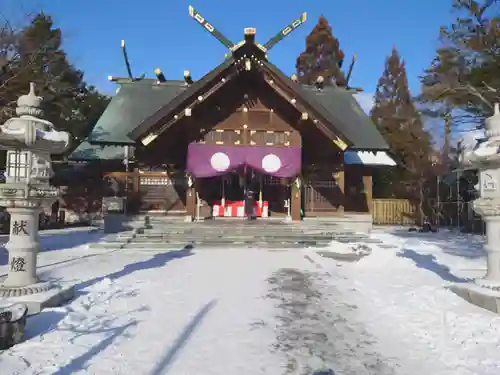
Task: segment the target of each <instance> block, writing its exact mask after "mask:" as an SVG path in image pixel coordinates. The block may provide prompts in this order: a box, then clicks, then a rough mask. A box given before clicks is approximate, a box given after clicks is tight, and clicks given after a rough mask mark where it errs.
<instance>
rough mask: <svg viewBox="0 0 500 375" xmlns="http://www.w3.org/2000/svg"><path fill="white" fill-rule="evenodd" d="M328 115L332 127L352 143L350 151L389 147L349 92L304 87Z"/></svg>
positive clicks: (377, 149)
mask: <svg viewBox="0 0 500 375" xmlns="http://www.w3.org/2000/svg"><path fill="white" fill-rule="evenodd" d="M304 90H306V91H307V92H308V93H309V94H310V95H311V96H314V98H315V99H316V101H317V102H319V103H320V104H321V105H322V106H323V108H325V110H326V111H327V112H328V113H329V115H330V118H331V121H332V122H333V125H334V126H335V127H337V128H339V130H340V131H341V132H342V133H343V134H345V136H346V137H347V138H349V139H350V140H352V142H353V143H354V144H353V146H352V147H351V149H355V150H370V151H384V150H388V149H389V146H388V145H387V142H386V141H385V140H384V138H383V137H382V134H380V132H379V131H378V129H377V126H376V125H375V124H374V123H373V122H372V121H371V119H370V117H368V115H367V114H366V113H365V112H364V111H363V109H362V108H361V106H360V105H359V103H358V102H357V100H356V99H355V98H354V96H353V95H352V93H351V92H349V91H347V90H345V89H343V88H337V87H325V88H324V89H323V90H318V89H317V88H315V87H311V86H304Z"/></svg>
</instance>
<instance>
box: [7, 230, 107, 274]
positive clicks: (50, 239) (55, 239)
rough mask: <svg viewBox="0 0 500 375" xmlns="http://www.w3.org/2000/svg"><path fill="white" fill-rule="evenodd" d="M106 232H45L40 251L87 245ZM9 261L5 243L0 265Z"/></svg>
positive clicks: (42, 236) (97, 239)
mask: <svg viewBox="0 0 500 375" xmlns="http://www.w3.org/2000/svg"><path fill="white" fill-rule="evenodd" d="M103 236H104V234H103V233H102V232H101V231H93V232H84V231H82V232H71V231H69V232H64V233H54V234H45V235H44V234H43V233H41V236H40V252H45V251H56V250H63V249H68V248H72V247H77V246H81V245H85V244H87V243H90V242H97V241H99V240H100V239H101V238H102V237H103ZM8 261H9V253H8V252H7V250H6V249H5V243H4V244H2V245H1V247H0V266H3V265H6V264H7V262H8Z"/></svg>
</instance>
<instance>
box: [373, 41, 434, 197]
mask: <svg viewBox="0 0 500 375" xmlns="http://www.w3.org/2000/svg"><path fill="white" fill-rule="evenodd" d="M371 118H372V120H373V122H374V123H375V124H376V125H377V127H378V129H379V130H380V132H381V133H382V135H383V136H384V138H385V140H386V141H387V143H388V144H389V147H390V148H391V150H392V151H393V152H394V153H395V154H396V156H397V157H398V158H399V159H400V160H401V161H402V162H403V163H404V164H405V166H406V169H392V170H389V169H386V170H384V171H380V172H379V173H377V174H376V176H375V177H376V181H375V187H376V189H377V194H379V195H383V196H402V195H403V194H404V195H406V196H407V197H408V198H410V199H414V200H416V201H418V202H419V203H420V206H421V205H422V204H423V189H424V185H425V181H426V178H427V177H428V175H429V171H430V170H431V169H432V168H431V167H432V161H431V155H432V154H433V152H432V145H431V137H430V135H429V133H428V132H427V131H426V130H425V129H424V126H423V123H422V121H421V119H420V116H419V113H418V112H417V110H416V108H415V105H414V103H413V101H412V97H411V95H410V90H409V88H408V80H407V76H406V69H405V62H404V60H402V59H401V58H400V56H399V53H398V51H397V50H396V48H393V50H392V53H391V55H390V56H389V57H388V58H387V59H386V62H385V70H384V72H383V74H382V76H381V78H380V79H379V82H378V85H377V90H376V93H375V100H374V106H373V109H372V111H371ZM401 182H403V183H402V184H401Z"/></svg>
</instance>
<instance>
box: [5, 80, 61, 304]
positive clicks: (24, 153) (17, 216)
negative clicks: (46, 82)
mask: <svg viewBox="0 0 500 375" xmlns="http://www.w3.org/2000/svg"><path fill="white" fill-rule="evenodd" d="M41 104H42V98H41V97H39V96H36V95H35V84H34V83H31V84H30V91H29V93H28V94H27V95H23V96H21V97H20V98H19V99H18V101H17V108H16V114H17V115H18V116H19V117H14V118H11V119H10V120H7V122H5V124H3V125H1V126H0V148H2V149H6V150H7V164H6V172H5V179H6V181H5V184H1V185H0V206H3V207H5V208H6V209H7V211H8V212H9V214H10V234H9V241H8V242H7V244H6V245H5V248H6V249H7V251H8V252H9V264H8V267H9V268H8V275H7V277H6V278H5V279H4V280H1V281H0V297H18V296H26V295H31V294H37V293H42V294H43V293H44V292H48V291H49V290H52V289H57V288H56V287H55V285H54V284H52V283H49V282H41V281H40V280H39V279H38V277H37V275H36V263H37V253H38V251H39V249H40V239H39V234H38V224H39V214H40V212H41V209H42V207H44V206H48V205H51V204H52V203H53V202H55V201H56V199H57V198H58V196H59V191H58V189H56V188H55V187H52V186H50V184H49V179H50V178H51V177H52V175H53V171H52V166H51V156H50V155H51V154H59V153H62V152H64V151H65V150H66V149H67V148H68V147H69V144H70V135H69V133H67V132H60V131H57V130H55V128H54V125H53V124H52V123H51V122H49V121H46V120H43V119H41V118H40V117H41V116H42V114H43V111H42V109H41ZM53 292H55V293H57V292H56V291H55V290H54V291H53ZM52 297H53V296H52Z"/></svg>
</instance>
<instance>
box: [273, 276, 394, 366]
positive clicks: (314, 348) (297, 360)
mask: <svg viewBox="0 0 500 375" xmlns="http://www.w3.org/2000/svg"><path fill="white" fill-rule="evenodd" d="M327 279H330V283H327V281H328V280H327ZM268 282H269V284H270V290H269V293H268V295H267V297H268V298H271V299H274V300H276V305H277V307H278V311H279V313H278V316H277V319H278V321H279V322H280V323H279V325H278V327H277V330H276V344H275V346H274V349H275V350H276V351H280V352H283V353H284V354H285V355H286V356H287V357H288V361H287V363H288V366H287V367H288V368H287V371H286V372H285V373H284V375H289V374H290V375H292V374H293V375H310V374H315V375H323V374H324V375H334V374H335V375H394V374H397V372H395V371H394V369H392V368H390V367H389V365H387V364H386V363H387V361H385V360H384V358H382V357H381V356H380V355H379V354H378V353H377V352H376V350H375V348H374V344H375V341H374V339H373V338H372V337H370V335H369V334H368V333H367V332H366V331H365V329H364V327H363V325H362V323H360V322H356V320H355V317H356V306H352V305H348V304H346V303H343V302H342V298H341V295H340V293H339V292H338V290H336V288H335V287H333V286H332V285H331V276H330V275H328V274H324V273H323V274H322V273H319V272H307V271H299V270H296V269H281V270H279V271H278V272H276V273H274V274H273V276H272V277H270V278H269V279H268Z"/></svg>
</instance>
